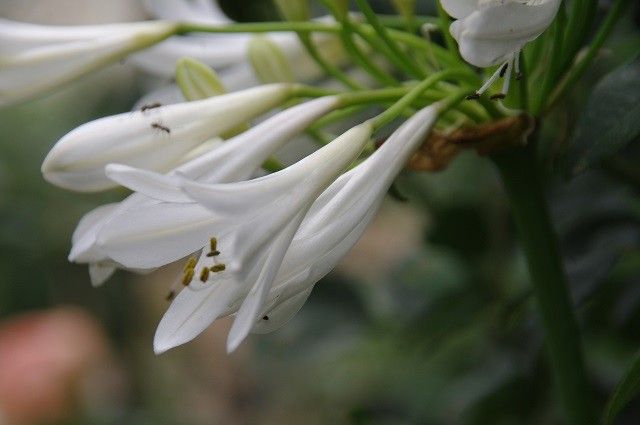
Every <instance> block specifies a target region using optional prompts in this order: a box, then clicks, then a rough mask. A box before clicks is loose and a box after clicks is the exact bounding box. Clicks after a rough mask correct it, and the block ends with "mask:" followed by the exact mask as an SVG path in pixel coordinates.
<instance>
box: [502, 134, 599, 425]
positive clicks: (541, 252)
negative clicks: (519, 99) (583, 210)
mask: <svg viewBox="0 0 640 425" xmlns="http://www.w3.org/2000/svg"><path fill="white" fill-rule="evenodd" d="M494 160H495V163H496V164H497V166H498V169H499V171H500V174H501V177H502V181H503V183H504V185H505V187H506V190H507V194H508V197H509V201H510V203H511V208H512V211H513V217H514V219H515V222H516V226H517V229H518V233H519V235H520V241H521V243H522V245H523V247H524V252H525V254H526V257H527V262H528V265H529V272H530V274H531V280H532V285H533V291H534V294H535V297H536V301H537V306H538V311H539V314H540V318H541V321H542V327H543V329H544V332H545V339H546V346H547V350H548V353H549V358H550V363H551V368H552V371H553V377H554V381H555V382H554V385H555V387H556V391H557V393H558V396H559V398H560V402H561V404H562V407H563V410H564V415H565V418H566V423H567V424H570V425H589V424H594V423H595V422H596V418H598V417H599V416H598V415H597V414H596V412H595V411H594V410H595V407H594V403H593V400H592V398H591V393H590V390H589V385H588V381H587V376H586V372H585V365H584V360H583V355H582V349H581V345H580V337H579V329H578V324H577V320H576V317H575V315H574V312H573V308H572V304H571V301H570V296H569V292H568V289H567V281H566V277H565V274H564V270H563V266H562V262H561V259H560V253H559V250H558V242H557V239H556V235H555V232H554V229H553V225H552V223H551V219H550V217H549V212H548V207H547V202H546V199H545V195H544V191H543V188H542V185H541V181H540V177H539V175H538V169H537V165H536V162H535V155H534V144H530V145H529V146H528V147H527V148H524V149H522V148H521V149H517V150H513V151H510V152H507V153H503V154H499V155H496V156H495V157H494Z"/></svg>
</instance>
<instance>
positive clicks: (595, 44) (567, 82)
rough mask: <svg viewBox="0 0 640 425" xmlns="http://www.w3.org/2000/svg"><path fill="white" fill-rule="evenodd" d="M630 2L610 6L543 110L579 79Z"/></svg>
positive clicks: (620, 2) (551, 105)
mask: <svg viewBox="0 0 640 425" xmlns="http://www.w3.org/2000/svg"><path fill="white" fill-rule="evenodd" d="M630 4H631V1H630V0H616V1H615V3H614V4H613V5H612V6H611V10H610V11H609V13H608V14H607V17H606V18H605V20H604V22H603V23H602V25H600V28H599V29H598V32H597V34H596V35H595V37H594V39H593V41H592V42H591V44H590V45H589V48H588V50H587V51H586V53H585V54H584V56H582V58H581V59H580V60H579V61H578V62H576V63H575V64H574V66H573V67H572V68H571V69H570V70H569V71H568V72H567V75H566V77H565V78H564V79H563V80H562V82H561V83H560V84H559V85H558V86H556V89H555V90H554V91H553V92H552V93H551V98H550V100H549V102H547V105H546V107H545V109H544V111H548V110H549V109H551V108H552V107H553V105H555V104H556V102H557V101H558V100H559V99H560V98H561V97H562V95H563V93H564V92H565V91H566V90H567V89H568V88H570V87H571V86H573V85H574V84H575V83H576V82H577V81H578V80H579V79H580V77H582V74H584V72H585V71H586V70H587V68H588V67H589V65H591V63H592V62H593V60H594V59H595V57H596V55H597V54H598V52H599V51H600V49H601V48H602V45H603V44H604V42H605V41H606V40H607V38H608V37H609V34H610V33H611V30H612V29H613V27H614V25H615V24H616V22H618V20H619V19H620V17H621V16H622V13H623V12H624V11H625V10H626V8H627V7H628V6H629V5H630Z"/></svg>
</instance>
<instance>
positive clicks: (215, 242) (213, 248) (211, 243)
mask: <svg viewBox="0 0 640 425" xmlns="http://www.w3.org/2000/svg"><path fill="white" fill-rule="evenodd" d="M209 247H210V248H211V252H215V251H216V250H217V249H218V239H216V238H211V239H209Z"/></svg>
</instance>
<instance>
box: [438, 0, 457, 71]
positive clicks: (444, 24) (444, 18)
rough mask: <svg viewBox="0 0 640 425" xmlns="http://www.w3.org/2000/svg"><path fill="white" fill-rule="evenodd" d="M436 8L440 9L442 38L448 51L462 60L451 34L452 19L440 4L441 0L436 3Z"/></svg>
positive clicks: (439, 25) (439, 20)
mask: <svg viewBox="0 0 640 425" xmlns="http://www.w3.org/2000/svg"><path fill="white" fill-rule="evenodd" d="M436 7H437V9H438V27H439V28H440V32H441V33H442V37H443V38H444V44H445V46H447V50H449V52H450V53H451V54H452V55H453V56H454V57H455V58H458V59H459V58H460V54H459V53H458V47H457V44H456V41H455V40H454V39H453V36H452V35H451V33H450V32H449V25H451V19H450V18H449V14H447V12H445V10H444V8H443V7H442V4H440V0H437V1H436Z"/></svg>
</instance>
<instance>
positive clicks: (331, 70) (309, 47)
mask: <svg viewBox="0 0 640 425" xmlns="http://www.w3.org/2000/svg"><path fill="white" fill-rule="evenodd" d="M298 38H299V39H300V43H302V45H303V46H304V48H305V50H306V51H307V53H308V54H309V56H311V59H313V60H314V62H315V63H316V64H318V66H319V67H320V68H321V69H322V70H323V71H324V72H325V73H326V74H327V75H330V76H331V77H333V78H335V79H336V80H338V81H340V82H341V83H342V84H344V85H345V86H347V87H348V88H350V89H353V90H358V89H360V88H362V86H361V85H360V84H358V83H357V82H355V81H354V80H352V79H351V78H349V77H348V76H347V75H346V74H345V73H344V72H342V71H341V70H340V69H339V68H338V67H336V66H334V65H333V64H331V63H329V62H327V61H326V60H325V59H324V58H323V57H322V55H321V54H320V52H319V51H318V49H317V48H316V45H315V44H314V43H313V40H312V39H311V37H310V35H309V34H308V33H304V32H299V33H298Z"/></svg>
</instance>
